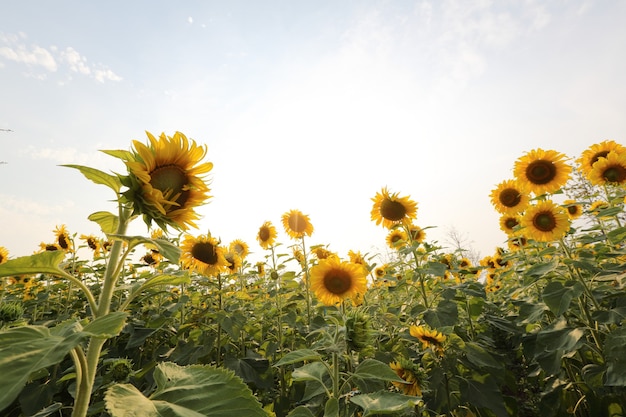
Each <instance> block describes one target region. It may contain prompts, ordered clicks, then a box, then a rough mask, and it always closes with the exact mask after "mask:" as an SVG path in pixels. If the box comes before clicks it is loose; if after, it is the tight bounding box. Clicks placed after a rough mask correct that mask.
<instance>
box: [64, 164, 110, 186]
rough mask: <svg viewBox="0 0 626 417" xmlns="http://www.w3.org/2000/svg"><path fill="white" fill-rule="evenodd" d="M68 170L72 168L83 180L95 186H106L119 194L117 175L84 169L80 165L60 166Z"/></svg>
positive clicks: (89, 168)
mask: <svg viewBox="0 0 626 417" xmlns="http://www.w3.org/2000/svg"><path fill="white" fill-rule="evenodd" d="M61 166H64V167H68V168H74V169H77V170H79V171H80V172H81V173H82V174H83V175H84V176H85V178H87V179H88V180H91V181H93V182H95V183H96V184H102V185H106V186H107V187H109V188H110V189H112V190H113V191H115V192H116V193H119V192H120V189H121V188H122V182H121V181H120V178H119V177H118V176H117V175H111V174H107V173H106V172H102V171H100V170H99V169H95V168H91V167H86V166H82V165H61Z"/></svg>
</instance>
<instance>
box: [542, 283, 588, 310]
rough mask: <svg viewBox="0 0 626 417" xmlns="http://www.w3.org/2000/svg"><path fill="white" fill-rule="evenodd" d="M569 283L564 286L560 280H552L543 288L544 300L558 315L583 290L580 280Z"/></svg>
mask: <svg viewBox="0 0 626 417" xmlns="http://www.w3.org/2000/svg"><path fill="white" fill-rule="evenodd" d="M569 284H570V285H568V286H564V285H563V284H561V283H560V282H559V281H552V282H550V283H548V285H546V287H545V288H544V289H543V294H542V298H543V301H544V303H546V305H547V306H548V308H549V309H550V311H552V312H553V313H554V315H555V316H557V317H558V316H560V315H562V314H563V313H565V312H566V311H567V309H568V308H569V306H570V303H571V302H572V300H573V299H574V298H576V297H578V296H579V295H580V294H582V292H583V288H582V286H581V285H580V284H579V283H578V282H575V283H569Z"/></svg>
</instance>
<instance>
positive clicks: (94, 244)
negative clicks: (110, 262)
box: [80, 235, 102, 258]
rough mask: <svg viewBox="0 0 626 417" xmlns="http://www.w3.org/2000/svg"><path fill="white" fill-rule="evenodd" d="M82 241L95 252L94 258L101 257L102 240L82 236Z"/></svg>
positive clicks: (90, 236) (91, 236)
mask: <svg viewBox="0 0 626 417" xmlns="http://www.w3.org/2000/svg"><path fill="white" fill-rule="evenodd" d="M80 239H81V240H84V241H85V244H87V247H88V248H89V249H91V250H92V251H93V256H94V258H97V257H98V256H100V251H101V250H102V244H101V243H100V239H98V238H97V237H96V236H94V235H80Z"/></svg>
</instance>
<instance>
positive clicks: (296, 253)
mask: <svg viewBox="0 0 626 417" xmlns="http://www.w3.org/2000/svg"><path fill="white" fill-rule="evenodd" d="M291 252H292V253H293V259H295V260H296V261H298V263H299V264H300V265H304V263H305V261H306V258H305V257H304V253H303V252H302V250H300V248H299V247H297V246H294V247H292V248H291Z"/></svg>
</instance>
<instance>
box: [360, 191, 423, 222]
mask: <svg viewBox="0 0 626 417" xmlns="http://www.w3.org/2000/svg"><path fill="white" fill-rule="evenodd" d="M372 201H373V202H374V206H373V207H372V212H371V215H372V220H373V221H375V222H376V224H377V225H379V224H381V223H382V225H383V227H386V228H387V229H391V228H392V227H393V226H395V225H397V224H400V223H405V222H410V221H411V220H412V219H415V217H416V216H417V203H416V202H415V201H413V200H411V199H410V198H409V197H408V196H405V197H399V196H398V193H389V191H388V190H387V187H384V188H383V189H382V190H381V192H379V193H376V196H375V197H374V198H372Z"/></svg>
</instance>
